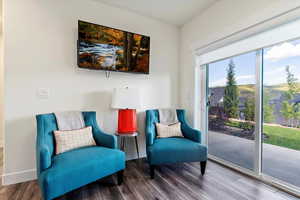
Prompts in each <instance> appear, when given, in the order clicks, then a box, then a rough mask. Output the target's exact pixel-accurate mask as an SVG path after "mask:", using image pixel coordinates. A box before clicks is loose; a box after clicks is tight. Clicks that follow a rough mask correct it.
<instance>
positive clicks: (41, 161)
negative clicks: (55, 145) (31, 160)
mask: <svg viewBox="0 0 300 200" xmlns="http://www.w3.org/2000/svg"><path fill="white" fill-rule="evenodd" d="M37 156H38V157H37V159H38V165H39V166H38V169H39V173H40V172H42V171H44V170H45V169H48V168H49V167H51V164H52V161H51V154H50V150H49V147H48V146H46V145H41V146H39V147H38V149H37Z"/></svg>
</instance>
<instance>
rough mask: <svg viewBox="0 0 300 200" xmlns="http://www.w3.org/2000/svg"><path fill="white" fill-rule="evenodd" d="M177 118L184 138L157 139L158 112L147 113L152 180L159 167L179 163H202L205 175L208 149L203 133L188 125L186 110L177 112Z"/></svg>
mask: <svg viewBox="0 0 300 200" xmlns="http://www.w3.org/2000/svg"><path fill="white" fill-rule="evenodd" d="M177 118H178V120H179V122H180V123H181V131H182V133H183V136H184V137H183V138H179V137H172V138H156V127H155V123H159V114H158V110H147V111H146V130H145V132H146V150H147V160H148V163H149V165H150V175H151V178H154V171H155V167H156V166H157V165H161V164H169V163H179V162H200V166H201V174H202V175H204V173H205V168H206V161H207V148H206V146H204V145H202V144H201V132H200V131H198V130H196V129H193V128H191V127H190V126H189V125H188V123H187V122H186V117H185V110H177ZM171 155H172V156H171Z"/></svg>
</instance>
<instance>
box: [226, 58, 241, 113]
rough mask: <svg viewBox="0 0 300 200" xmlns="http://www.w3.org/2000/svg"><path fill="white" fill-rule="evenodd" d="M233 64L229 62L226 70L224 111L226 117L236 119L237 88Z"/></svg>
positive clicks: (231, 61)
mask: <svg viewBox="0 0 300 200" xmlns="http://www.w3.org/2000/svg"><path fill="white" fill-rule="evenodd" d="M234 68H235V64H234V62H233V60H230V62H229V64H228V69H227V82H226V87H225V91H224V111H225V114H226V116H227V117H230V118H237V117H238V104H239V99H238V88H237V85H236V80H235V72H234Z"/></svg>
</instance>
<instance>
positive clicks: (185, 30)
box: [179, 0, 300, 122]
mask: <svg viewBox="0 0 300 200" xmlns="http://www.w3.org/2000/svg"><path fill="white" fill-rule="evenodd" d="M299 5H300V2H299V1H286V0H251V1H241V0H222V1H218V2H217V3H215V4H214V5H213V6H211V7H210V8H209V9H207V10H206V11H204V12H203V13H201V14H200V15H199V16H197V17H196V18H194V19H193V20H192V21H190V22H189V23H187V24H185V25H184V26H183V27H182V28H181V35H180V37H181V38H180V71H179V74H180V92H179V95H180V105H181V106H182V107H184V108H186V109H187V110H188V111H190V112H188V114H189V116H188V117H189V120H190V121H191V122H192V121H193V117H192V116H193V108H194V103H195V102H194V80H195V77H194V75H195V60H194V57H193V50H195V49H194V48H195V47H202V46H204V45H207V44H209V43H211V42H214V41H215V40H218V39H221V38H223V37H226V36H228V35H231V34H233V33H235V32H237V31H240V30H243V29H245V28H248V27H250V26H252V25H254V24H257V23H259V22H262V21H264V20H266V19H269V18H271V17H274V16H276V15H278V14H281V13H283V12H285V11H288V10H290V9H292V8H295V7H296V6H299Z"/></svg>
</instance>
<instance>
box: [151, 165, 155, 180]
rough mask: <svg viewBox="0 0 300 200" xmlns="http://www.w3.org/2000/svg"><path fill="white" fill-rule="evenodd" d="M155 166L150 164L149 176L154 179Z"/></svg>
mask: <svg viewBox="0 0 300 200" xmlns="http://www.w3.org/2000/svg"><path fill="white" fill-rule="evenodd" d="M154 173H155V167H154V165H150V176H151V179H154Z"/></svg>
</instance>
